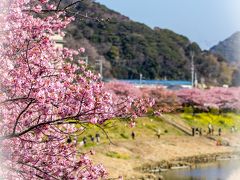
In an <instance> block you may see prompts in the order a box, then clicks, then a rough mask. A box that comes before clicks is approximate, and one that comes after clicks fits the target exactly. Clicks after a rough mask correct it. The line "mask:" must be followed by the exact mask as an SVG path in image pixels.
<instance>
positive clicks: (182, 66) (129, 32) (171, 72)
mask: <svg viewBox="0 0 240 180" xmlns="http://www.w3.org/2000/svg"><path fill="white" fill-rule="evenodd" d="M65 1H66V2H67V0H65ZM73 12H74V13H75V14H76V13H77V14H80V15H81V16H77V20H76V21H75V22H74V23H73V24H72V25H71V26H70V28H68V29H67V36H66V45H67V46H68V47H71V48H79V47H81V46H84V47H85V48H86V55H87V56H88V57H89V62H90V64H91V65H92V66H93V65H96V63H95V60H98V59H102V60H103V72H104V77H105V78H122V79H138V78H139V74H140V73H141V74H143V78H145V79H175V80H180V79H181V80H183V79H184V80H190V79H191V57H190V51H193V52H194V54H195V56H194V61H195V65H196V69H197V75H198V80H199V81H201V82H205V83H207V84H213V85H221V84H231V83H232V73H233V69H232V68H231V67H230V66H229V65H228V64H227V63H226V61H225V59H223V58H221V57H220V56H217V55H213V54H211V53H209V52H206V51H205V52H203V51H202V50H201V49H200V48H199V46H198V45H197V44H196V43H194V42H193V43H191V42H190V41H189V39H188V38H187V37H184V36H182V35H179V34H176V33H174V32H173V31H171V30H168V29H162V28H159V27H156V28H154V29H151V28H150V27H148V26H146V25H145V24H142V23H139V22H134V21H132V20H130V19H129V18H128V17H126V16H123V15H121V14H119V13H117V12H114V11H113V10H110V9H108V8H107V7H105V6H103V5H101V4H99V3H96V2H94V1H91V0H84V1H82V2H81V3H79V4H78V5H77V6H76V7H75V8H74V9H73V10H72V11H71V12H70V13H73ZM83 15H84V16H86V17H87V18H82V16H83ZM96 19H97V20H96Z"/></svg>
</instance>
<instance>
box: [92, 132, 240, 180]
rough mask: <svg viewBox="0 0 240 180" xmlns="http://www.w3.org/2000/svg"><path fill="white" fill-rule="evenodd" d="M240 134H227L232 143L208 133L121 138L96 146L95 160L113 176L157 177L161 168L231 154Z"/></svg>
mask: <svg viewBox="0 0 240 180" xmlns="http://www.w3.org/2000/svg"><path fill="white" fill-rule="evenodd" d="M238 136H239V135H238V134H234V135H232V134H229V135H225V136H224V139H225V140H228V141H229V143H230V145H231V146H217V145H216V142H215V141H213V140H210V139H207V138H205V137H190V136H184V135H177V136H176V135H169V136H168V135H166V136H162V137H161V138H160V139H157V138H149V137H141V138H140V139H138V138H136V139H135V140H123V141H118V142H117V143H116V144H115V145H106V144H105V145H101V146H98V147H96V148H95V150H96V156H94V161H95V162H103V165H104V166H105V167H106V169H107V170H108V172H109V177H110V178H116V177H118V176H123V177H124V179H143V177H145V179H154V177H156V175H155V174H154V173H155V172H157V171H161V170H165V169H173V168H179V167H185V166H191V167H192V166H194V165H195V164H196V163H204V162H211V161H214V160H216V159H217V158H231V157H233V156H232V155H236V154H238V153H236V152H237V151H238V150H239V149H238V147H239V145H238V142H237V139H238Z"/></svg>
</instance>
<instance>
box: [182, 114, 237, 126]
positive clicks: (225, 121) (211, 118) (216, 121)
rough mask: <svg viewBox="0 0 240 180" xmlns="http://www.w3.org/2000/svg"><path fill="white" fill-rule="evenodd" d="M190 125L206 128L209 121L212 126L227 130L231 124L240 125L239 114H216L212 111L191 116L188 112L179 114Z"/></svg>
mask: <svg viewBox="0 0 240 180" xmlns="http://www.w3.org/2000/svg"><path fill="white" fill-rule="evenodd" d="M180 117H181V118H183V119H184V120H185V121H186V122H187V123H188V124H189V125H190V126H197V127H203V128H207V126H208V124H209V123H211V124H212V125H213V126H214V127H216V128H217V127H221V128H223V129H227V130H229V129H230V128H231V127H232V126H235V127H237V128H239V127H240V115H239V114H234V113H225V114H218V113H216V112H213V113H198V114H196V115H195V116H192V115H191V114H189V113H182V114H181V115H180Z"/></svg>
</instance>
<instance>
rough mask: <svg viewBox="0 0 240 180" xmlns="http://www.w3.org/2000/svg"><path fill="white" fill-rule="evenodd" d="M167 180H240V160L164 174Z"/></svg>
mask: <svg viewBox="0 0 240 180" xmlns="http://www.w3.org/2000/svg"><path fill="white" fill-rule="evenodd" d="M162 175H163V177H164V179H165V180H240V160H231V161H217V162H215V163H210V164H205V165H199V166H198V167H196V168H194V169H190V168H189V169H181V170H180V169H179V170H171V171H167V172H164V173H162Z"/></svg>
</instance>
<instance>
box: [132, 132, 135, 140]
mask: <svg viewBox="0 0 240 180" xmlns="http://www.w3.org/2000/svg"><path fill="white" fill-rule="evenodd" d="M131 136H132V139H133V140H134V139H135V133H134V132H133V131H132V133H131Z"/></svg>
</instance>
